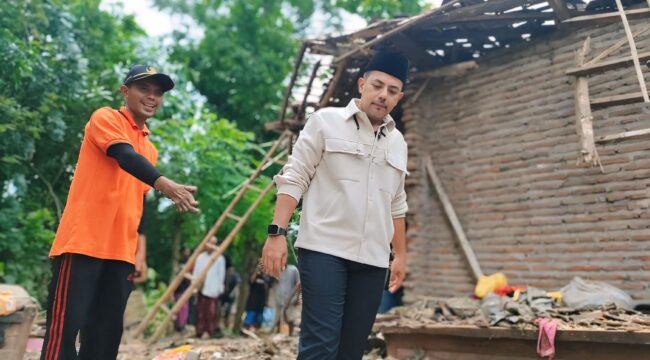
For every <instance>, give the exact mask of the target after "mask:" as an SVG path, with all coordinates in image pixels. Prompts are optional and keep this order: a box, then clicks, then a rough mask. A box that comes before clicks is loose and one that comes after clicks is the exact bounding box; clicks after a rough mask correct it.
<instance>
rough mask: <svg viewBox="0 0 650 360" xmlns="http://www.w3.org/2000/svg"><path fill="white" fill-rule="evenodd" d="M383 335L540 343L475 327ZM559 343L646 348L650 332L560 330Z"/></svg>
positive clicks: (399, 329)
mask: <svg viewBox="0 0 650 360" xmlns="http://www.w3.org/2000/svg"><path fill="white" fill-rule="evenodd" d="M381 332H382V333H383V334H427V335H451V336H458V337H463V338H486V339H521V340H525V339H530V340H533V339H534V340H537V336H538V332H537V330H520V329H517V328H498V327H488V328H484V327H478V326H473V325H446V324H436V325H432V326H423V327H419V328H417V329H414V328H411V327H406V326H390V327H382V328H381ZM555 339H556V341H570V342H600V343H618V344H646V345H650V331H644V332H629V331H622V330H620V331H614V330H597V329H596V330H592V329H576V330H559V329H558V330H557V333H556V337H555Z"/></svg>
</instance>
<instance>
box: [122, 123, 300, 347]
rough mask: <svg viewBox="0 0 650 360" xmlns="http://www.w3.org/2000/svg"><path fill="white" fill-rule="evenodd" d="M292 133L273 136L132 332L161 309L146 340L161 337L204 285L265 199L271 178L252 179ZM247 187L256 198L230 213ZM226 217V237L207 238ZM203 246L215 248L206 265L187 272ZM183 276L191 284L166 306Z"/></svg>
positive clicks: (136, 333)
mask: <svg viewBox="0 0 650 360" xmlns="http://www.w3.org/2000/svg"><path fill="white" fill-rule="evenodd" d="M291 137H292V135H291V132H290V131H285V132H284V133H282V135H281V136H280V137H279V138H278V140H276V141H275V143H273V145H272V146H271V148H270V149H269V151H268V152H267V153H266V154H265V155H264V158H263V159H262V162H261V163H260V164H259V166H258V167H257V169H255V171H254V172H253V173H252V174H251V175H250V176H249V177H248V179H246V181H244V183H243V184H242V186H241V187H240V189H239V191H238V192H237V195H235V197H234V198H233V199H232V201H231V202H230V204H229V205H228V206H227V207H226V210H225V211H224V212H223V213H222V214H221V216H219V219H218V220H217V221H216V222H215V224H214V225H213V226H212V228H210V230H209V231H208V233H207V234H206V235H205V237H204V238H203V240H202V241H201V243H199V245H198V246H197V247H196V249H195V250H194V252H193V253H192V255H191V256H190V258H189V260H188V261H187V263H186V264H185V266H183V269H181V271H180V272H179V273H178V275H176V277H175V278H174V280H172V282H171V283H170V284H169V287H168V288H167V290H166V291H165V293H164V294H163V295H162V296H161V297H160V298H159V299H158V301H156V303H155V304H154V305H153V307H152V308H151V310H149V312H148V313H147V316H146V317H145V318H144V319H143V320H142V322H141V323H140V325H138V327H137V328H136V329H135V331H134V332H133V336H134V337H143V336H144V332H145V330H146V329H147V326H148V325H149V323H151V321H152V320H153V319H154V318H155V316H156V314H157V313H158V312H159V311H163V312H164V313H165V314H166V315H165V319H164V320H163V322H162V323H161V324H160V325H159V326H158V328H157V329H156V331H155V332H154V333H153V335H152V336H151V337H150V338H149V339H148V341H147V343H148V344H151V343H154V342H156V341H158V339H160V337H161V336H162V335H163V334H164V333H165V330H166V329H167V325H168V324H169V323H170V322H171V321H173V319H175V317H176V315H177V314H178V312H179V311H180V309H181V307H183V305H185V303H187V301H188V300H189V299H190V297H191V296H192V294H193V293H194V291H195V289H198V288H199V287H200V286H201V285H203V281H205V278H206V276H207V274H208V270H209V269H210V267H211V266H212V264H213V263H214V262H216V261H217V259H218V258H219V256H220V255H221V254H223V252H224V251H225V250H226V249H227V248H228V246H229V245H230V243H231V242H232V240H233V239H234V238H235V236H236V235H237V234H238V233H239V231H240V230H241V228H242V227H243V226H244V224H245V223H246V221H247V220H248V218H249V217H250V215H251V213H252V212H253V211H254V210H255V209H256V208H257V206H258V205H259V204H260V202H261V201H262V199H264V196H266V194H267V193H268V192H269V191H270V190H271V188H272V187H273V182H270V183H269V184H268V185H267V186H266V187H264V188H263V189H261V188H258V187H255V186H253V182H254V181H255V179H257V178H258V177H259V175H260V174H261V173H262V171H263V170H264V169H266V168H267V167H268V166H270V165H271V164H273V163H281V162H280V159H279V158H280V157H283V156H284V155H286V151H281V152H280V153H279V154H277V155H276V156H275V157H274V154H275V153H276V151H277V150H278V148H280V147H284V146H287V145H289V143H290V141H291ZM249 190H250V191H255V192H257V193H258V195H257V198H256V199H255V201H254V202H253V203H252V204H251V206H250V207H249V208H248V209H247V210H246V212H245V213H244V215H242V216H237V215H235V214H233V209H234V208H235V205H237V204H238V203H239V201H240V200H241V199H242V198H243V196H244V194H245V193H246V192H247V191H249ZM226 219H230V220H234V221H236V222H237V224H236V225H235V227H234V228H233V229H232V230H231V231H230V233H228V235H227V236H226V238H225V239H224V240H223V242H222V243H221V244H220V245H219V246H216V245H213V244H211V243H210V242H209V241H210V239H211V238H212V237H213V236H214V235H215V234H216V233H217V231H218V230H219V228H220V227H221V225H223V223H224V222H225V221H226ZM206 249H212V250H214V251H213V253H212V254H211V256H210V258H209V260H208V264H207V265H206V267H205V268H204V269H203V270H202V271H201V273H200V274H199V275H198V277H196V278H194V277H192V274H191V273H190V269H191V268H192V266H193V265H194V262H195V261H196V258H197V257H198V256H199V254H200V253H201V252H203V251H204V250H206ZM185 279H187V280H190V281H191V284H190V286H188V288H187V289H186V290H185V292H183V294H182V295H181V297H180V298H178V300H176V301H175V302H174V305H173V306H172V308H171V309H170V308H169V307H167V305H166V302H168V301H173V298H172V295H173V294H174V292H175V291H176V289H178V287H179V286H180V284H181V282H182V281H183V280H185Z"/></svg>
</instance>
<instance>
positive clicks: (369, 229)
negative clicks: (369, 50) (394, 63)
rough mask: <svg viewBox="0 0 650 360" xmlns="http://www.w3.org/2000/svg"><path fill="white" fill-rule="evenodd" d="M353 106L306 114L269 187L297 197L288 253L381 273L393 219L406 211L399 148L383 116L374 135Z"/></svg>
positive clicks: (403, 151) (398, 137)
mask: <svg viewBox="0 0 650 360" xmlns="http://www.w3.org/2000/svg"><path fill="white" fill-rule="evenodd" d="M357 101H358V100H357V99H353V100H351V101H350V103H349V104H348V106H347V107H344V108H335V107H328V108H323V109H320V110H318V111H316V112H315V113H313V114H312V115H311V117H310V118H309V120H308V121H307V124H306V125H305V128H304V129H303V130H302V131H301V132H300V136H299V137H298V140H297V141H296V144H295V146H294V148H293V153H292V155H291V156H290V157H289V160H288V162H287V164H286V165H285V166H284V168H283V170H282V173H281V174H280V175H277V176H275V177H274V182H275V183H276V185H277V188H278V194H287V195H290V196H291V197H293V198H294V199H296V200H300V198H301V197H304V199H303V205H302V213H301V218H300V229H299V232H298V240H297V241H296V244H295V246H296V247H298V248H303V249H308V250H313V251H319V252H322V253H326V254H330V255H334V256H338V257H341V258H344V259H348V260H352V261H355V262H359V263H363V264H368V265H373V266H378V267H384V268H386V267H388V260H389V254H390V242H391V240H392V238H393V233H394V228H393V218H400V217H404V216H405V214H406V211H407V209H408V206H407V204H406V192H405V191H404V179H405V177H406V174H407V171H406V160H407V147H406V142H405V141H404V137H403V136H402V134H401V133H400V132H399V130H397V129H396V128H395V121H394V120H393V119H392V118H391V117H390V115H388V116H386V118H385V119H384V122H383V124H382V125H381V126H380V128H379V131H377V134H376V135H375V133H374V130H373V127H372V125H371V123H370V120H368V117H367V116H366V114H365V113H364V112H362V111H361V110H359V108H358V107H357V104H356V102H357ZM355 115H356V120H357V121H356V122H355ZM357 122H358V127H357ZM382 132H383V134H385V136H382V134H381V133H382Z"/></svg>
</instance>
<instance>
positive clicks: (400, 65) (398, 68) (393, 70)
mask: <svg viewBox="0 0 650 360" xmlns="http://www.w3.org/2000/svg"><path fill="white" fill-rule="evenodd" d="M368 71H381V72H384V73H386V74H388V75H391V76H394V77H396V78H398V79H400V80H402V83H404V84H406V81H407V80H408V73H409V60H408V59H407V58H406V56H404V55H402V54H400V53H396V52H386V51H384V52H378V53H377V54H375V56H373V57H372V59H370V62H368V65H367V66H366V69H365V72H368Z"/></svg>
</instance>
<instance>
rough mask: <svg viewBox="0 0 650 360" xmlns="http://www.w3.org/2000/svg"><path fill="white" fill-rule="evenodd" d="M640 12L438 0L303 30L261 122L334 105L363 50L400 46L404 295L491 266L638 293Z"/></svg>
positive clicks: (648, 44) (438, 289)
mask: <svg viewBox="0 0 650 360" xmlns="http://www.w3.org/2000/svg"><path fill="white" fill-rule="evenodd" d="M617 3H618V4H617ZM619 5H620V6H619ZM622 15H624V17H623V16H622ZM649 18H650V9H649V8H648V3H646V2H644V1H635V0H631V1H623V2H621V0H616V1H614V0H594V1H591V2H589V3H585V2H582V1H563V0H547V1H544V0H488V1H476V0H452V1H445V2H443V4H442V6H440V7H439V8H436V9H433V10H430V11H428V12H425V13H422V14H420V15H416V16H413V17H402V18H396V19H390V20H383V21H379V22H377V23H374V24H371V25H370V26H368V27H367V28H365V29H362V30H359V31H356V32H354V33H351V34H346V35H342V36H334V37H330V38H325V39H316V40H307V41H305V42H304V43H303V46H302V47H301V49H300V52H299V55H298V56H297V58H296V63H295V67H294V70H295V71H294V73H293V76H292V77H291V81H290V84H289V87H288V89H287V93H286V99H285V104H284V105H285V106H284V109H283V111H282V113H281V114H280V117H279V119H278V121H277V122H275V123H271V124H268V125H267V128H268V129H276V130H279V129H291V130H294V132H295V131H297V130H299V129H300V128H302V126H303V125H304V123H305V121H307V120H306V119H308V115H309V114H310V113H311V112H313V111H314V110H316V109H318V108H320V107H323V106H345V105H346V104H347V102H348V101H349V100H350V99H351V98H352V97H355V96H357V94H356V81H357V79H358V77H359V76H360V72H361V71H362V69H363V68H364V66H365V64H366V62H367V61H368V59H369V58H370V55H371V53H372V52H373V51H376V50H378V49H384V48H389V49H393V50H397V51H400V52H402V53H404V54H405V55H407V56H408V57H409V58H410V59H411V62H412V69H411V75H410V77H411V80H410V82H409V83H408V84H407V85H406V90H405V91H406V97H405V99H404V101H403V102H402V103H401V104H400V107H399V108H397V109H396V110H395V111H394V113H393V117H394V118H395V119H396V121H397V123H398V128H400V130H402V131H403V132H404V135H405V139H406V141H407V143H408V145H409V163H408V168H409V171H410V172H411V175H410V176H409V177H408V178H407V194H408V197H409V208H410V210H409V213H408V214H407V222H408V232H407V237H408V241H409V274H408V276H407V281H406V289H407V300H408V301H412V300H414V299H416V298H417V297H418V296H456V295H461V294H467V293H468V292H471V291H472V289H473V288H474V285H475V281H476V277H477V275H478V274H480V273H486V274H490V273H494V272H498V271H501V272H504V273H506V274H507V275H508V278H509V280H510V282H511V283H515V284H528V285H533V286H536V287H540V288H543V289H548V290H551V289H555V290H557V289H559V288H561V287H562V286H564V285H565V284H567V283H568V282H569V281H570V280H571V278H573V277H574V276H581V277H584V278H587V279H592V280H601V281H607V282H611V283H612V284H613V285H616V286H618V287H620V288H622V289H624V290H626V291H628V292H629V293H630V294H631V295H632V296H633V297H634V298H636V299H642V298H650V286H649V284H650V265H648V264H649V263H650V235H649V234H650V222H648V218H650V215H648V214H650V211H649V210H650V196H649V195H648V188H649V187H650V155H649V154H650V152H649V150H650V145H648V143H647V136H648V134H650V122H649V121H648V119H649V118H650V110H648V107H647V103H646V102H644V101H646V99H647V94H646V90H645V83H646V82H647V81H648V78H650V76H649V73H648V69H647V68H645V66H644V67H643V68H640V66H639V63H640V62H645V61H647V60H649V59H650V31H649V30H650V24H648V19H649ZM630 44H632V47H630V46H629V45H630ZM433 169H435V170H433ZM436 179H437V180H436ZM449 208H451V209H452V210H453V211H451V212H450V211H449ZM452 212H453V215H450V214H451V213H452ZM463 238H465V243H463V241H460V242H459V240H461V239H463ZM468 247H469V248H470V249H471V250H472V251H473V253H474V254H473V255H472V254H469V252H468V251H467V248H468ZM468 254H469V255H468ZM472 257H473V259H472ZM477 269H482V271H477Z"/></svg>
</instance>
